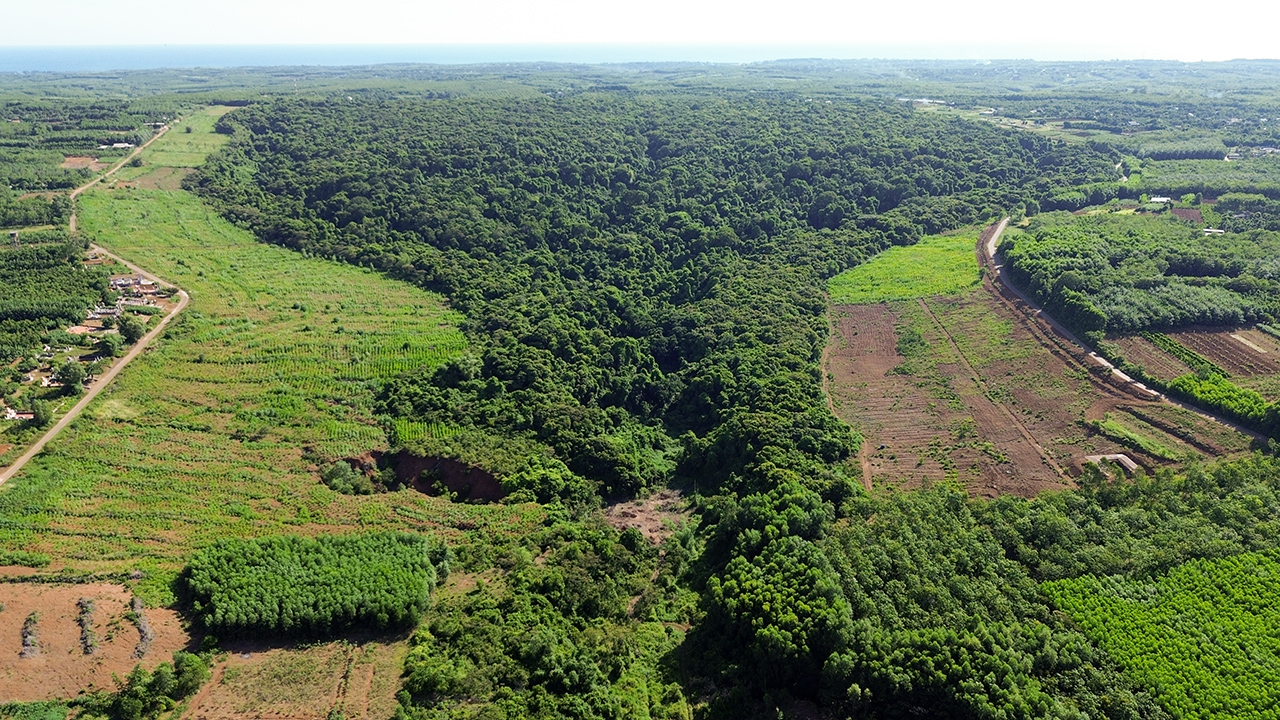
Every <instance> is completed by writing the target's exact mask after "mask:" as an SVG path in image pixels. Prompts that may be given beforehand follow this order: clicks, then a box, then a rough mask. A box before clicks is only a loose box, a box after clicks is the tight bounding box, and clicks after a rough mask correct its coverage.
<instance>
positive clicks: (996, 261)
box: [983, 218, 1266, 440]
mask: <svg viewBox="0 0 1280 720" xmlns="http://www.w3.org/2000/svg"><path fill="white" fill-rule="evenodd" d="M1008 225H1009V218H1005V219H1004V220H1001V221H1000V225H999V226H998V227H997V228H996V231H995V232H994V233H992V234H991V237H990V238H989V239H988V240H987V244H986V247H984V248H983V251H984V252H985V254H986V257H985V258H984V260H986V261H988V262H989V263H990V266H991V268H992V269H993V271H994V274H995V276H996V277H995V280H996V282H998V283H1000V284H1002V285H1004V287H1005V288H1007V289H1008V290H1009V291H1010V292H1012V293H1013V294H1014V295H1016V296H1017V297H1018V299H1019V300H1021V301H1022V302H1023V303H1025V305H1026V308H1025V309H1027V310H1028V311H1029V314H1030V315H1031V316H1032V317H1038V318H1040V319H1041V320H1043V321H1044V322H1045V324H1047V325H1048V326H1049V327H1050V328H1052V329H1053V331H1054V332H1055V333H1056V334H1057V335H1058V336H1059V337H1061V338H1063V339H1065V340H1066V341H1068V342H1070V343H1071V344H1073V345H1075V346H1076V347H1078V348H1079V349H1080V350H1081V351H1082V352H1083V353H1084V354H1085V355H1086V356H1087V357H1088V358H1089V360H1090V361H1091V362H1093V363H1095V364H1097V365H1099V366H1101V367H1104V368H1106V369H1107V370H1109V371H1110V372H1111V375H1112V376H1113V377H1114V378H1115V379H1116V380H1118V381H1120V382H1121V383H1122V384H1127V385H1129V386H1131V387H1133V388H1135V389H1137V390H1138V392H1139V394H1140V395H1145V396H1146V397H1148V398H1150V399H1152V400H1160V401H1162V402H1167V403H1169V404H1171V405H1177V406H1178V407H1180V408H1182V409H1184V410H1189V411H1191V412H1193V413H1195V414H1197V415H1199V416H1200V417H1202V418H1205V419H1207V420H1212V421H1214V422H1218V423H1221V424H1223V425H1226V426H1227V427H1229V428H1231V429H1233V430H1235V431H1236V432H1239V433H1242V434H1244V435H1248V436H1249V437H1251V438H1253V439H1255V440H1266V438H1265V437H1263V436H1262V435H1260V434H1258V433H1256V432H1254V431H1253V430H1250V429H1248V428H1246V427H1244V426H1242V425H1238V424H1236V423H1234V422H1231V421H1230V420H1227V419H1226V418H1222V417H1219V416H1217V415H1214V414H1212V413H1209V412H1205V411H1204V410H1203V409H1201V408H1199V407H1196V406H1194V405H1190V404H1188V403H1185V402H1182V401H1181V400H1178V399H1176V398H1171V397H1169V396H1168V395H1165V394H1163V393H1159V392H1156V391H1155V390H1152V389H1151V388H1149V387H1147V386H1146V385H1144V384H1142V383H1140V382H1138V381H1137V380H1134V379H1133V378H1131V377H1129V376H1128V375H1127V374H1125V373H1123V372H1121V371H1120V369H1119V368H1117V367H1116V366H1114V365H1112V364H1111V363H1110V362H1108V361H1107V360H1106V359H1105V358H1103V357H1102V356H1101V355H1099V354H1098V353H1096V352H1094V351H1093V350H1091V349H1090V348H1089V346H1088V345H1086V344H1084V343H1083V342H1081V341H1080V339H1079V338H1077V337H1076V336H1075V334H1074V333H1072V332H1071V331H1070V330H1068V329H1066V328H1065V327H1063V326H1062V324H1061V323H1059V322H1058V321H1057V320H1054V319H1053V316H1051V315H1049V314H1048V313H1046V312H1045V311H1044V310H1042V309H1041V308H1040V306H1039V305H1038V304H1036V302H1035V301H1034V300H1032V299H1031V298H1030V297H1028V296H1027V295H1026V294H1025V293H1024V292H1022V290H1021V289H1020V288H1018V286H1016V285H1014V284H1013V282H1011V281H1010V280H1009V278H1008V277H1007V276H1006V275H1005V273H1004V263H1003V262H1002V259H1001V258H999V257H998V256H997V255H996V248H997V246H999V244H1000V235H1001V234H1002V233H1003V232H1004V229H1005V228H1006V227H1008Z"/></svg>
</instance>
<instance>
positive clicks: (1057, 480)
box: [928, 286, 1173, 494]
mask: <svg viewBox="0 0 1280 720" xmlns="http://www.w3.org/2000/svg"><path fill="white" fill-rule="evenodd" d="M928 303H929V306H930V307H931V308H932V309H933V311H934V313H935V315H936V316H937V318H938V321H939V323H940V324H941V326H943V327H945V328H947V330H948V332H949V334H950V335H951V337H952V338H953V339H954V342H955V344H956V346H957V348H958V349H959V351H960V353H961V354H962V355H963V356H964V358H965V359H966V361H967V362H968V364H969V366H970V367H971V368H972V369H973V372H974V373H976V375H977V378H976V381H974V380H970V382H969V383H968V384H967V387H966V394H967V395H968V396H969V400H968V403H969V405H970V406H971V407H973V408H974V410H975V414H976V416H977V417H978V419H979V428H980V430H979V434H980V435H982V436H983V437H984V439H989V440H990V441H991V442H993V443H994V444H995V445H996V446H997V447H999V448H1001V449H1002V450H1003V451H1004V452H1005V453H1006V454H1007V455H1008V457H1009V462H1008V463H1007V464H1004V465H1001V466H996V467H992V468H990V470H989V471H988V473H987V477H988V481H989V482H990V483H991V484H992V485H995V486H996V487H994V488H991V489H992V490H996V491H999V492H1001V493H1009V492H1012V493H1017V494H1033V493H1035V492H1039V491H1041V490H1045V489H1050V488H1052V487H1060V486H1061V485H1062V483H1063V478H1062V477H1061V475H1059V474H1058V473H1057V472H1056V470H1055V468H1054V467H1053V466H1054V465H1056V466H1057V467H1058V468H1061V469H1063V470H1065V471H1067V472H1068V473H1074V472H1076V471H1078V469H1079V467H1080V465H1081V463H1082V462H1083V458H1084V457H1085V456H1088V455H1105V454H1111V453H1117V452H1126V453H1129V454H1131V455H1132V454H1133V453H1132V452H1131V451H1130V450H1129V449H1126V448H1125V447H1124V446H1122V445H1120V444H1119V443H1117V442H1115V441H1114V440H1112V439H1109V438H1107V437H1105V436H1101V435H1099V434H1097V433H1094V432H1092V431H1091V430H1089V429H1088V428H1087V427H1086V426H1085V425H1084V424H1083V422H1082V421H1083V420H1085V419H1086V417H1090V416H1093V415H1095V414H1096V415H1102V414H1105V413H1106V412H1108V411H1110V410H1111V409H1113V408H1114V407H1116V405H1117V404H1119V403H1121V402H1139V401H1135V400H1133V399H1131V398H1128V397H1127V396H1121V395H1118V394H1117V393H1115V392H1114V391H1112V390H1110V389H1109V388H1107V387H1106V386H1103V385H1101V384H1099V383H1097V382H1095V381H1094V380H1093V379H1092V377H1091V376H1090V375H1089V373H1088V372H1087V371H1086V370H1085V369H1084V368H1083V367H1080V366H1078V365H1077V364H1076V363H1074V362H1072V361H1070V360H1068V359H1066V358H1064V357H1063V356H1062V355H1061V354H1060V353H1055V352H1053V351H1052V350H1051V349H1050V347H1049V346H1047V345H1046V344H1045V343H1044V342H1042V340H1041V339H1040V338H1039V337H1037V336H1036V335H1035V334H1033V332H1032V331H1031V330H1030V329H1028V327H1027V325H1026V324H1025V323H1024V322H1022V321H1021V320H1019V318H1018V317H1017V316H1016V315H1015V314H1014V311H1013V310H1011V309H1010V308H1009V307H1008V306H1006V305H1004V304H1003V303H1001V302H1000V301H999V300H998V299H997V298H996V297H995V296H994V295H993V294H992V293H991V292H990V291H989V290H988V289H987V287H986V286H984V287H982V288H979V289H977V290H975V291H973V292H970V293H967V294H965V295H961V296H958V297H952V298H935V299H931V300H929V301H928ZM981 399H985V400H987V401H988V403H987V406H984V405H983V404H982V402H981ZM992 407H994V408H995V409H997V410H1000V411H1001V412H999V413H998V414H997V413H993V411H992V409H991V408H992ZM1010 416H1011V417H1010ZM983 425H985V426H986V429H985V430H984V429H983ZM1019 430H1020V431H1019ZM1170 441H1171V442H1173V440H1172V439H1170ZM1135 459H1137V460H1138V461H1139V462H1143V463H1146V464H1148V465H1153V464H1156V463H1157V462H1159V461H1158V460H1157V459H1155V458H1148V457H1140V456H1139V457H1135ZM1001 476H1003V477H1001Z"/></svg>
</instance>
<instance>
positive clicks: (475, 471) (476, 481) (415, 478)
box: [345, 450, 507, 502]
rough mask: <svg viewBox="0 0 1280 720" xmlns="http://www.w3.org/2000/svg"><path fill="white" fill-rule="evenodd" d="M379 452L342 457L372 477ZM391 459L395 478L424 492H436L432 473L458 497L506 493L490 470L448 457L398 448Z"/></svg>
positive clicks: (488, 497) (487, 497)
mask: <svg viewBox="0 0 1280 720" xmlns="http://www.w3.org/2000/svg"><path fill="white" fill-rule="evenodd" d="M382 456H383V453H382V452H381V451H378V450H374V451H370V452H367V453H365V454H363V455H361V456H359V457H351V458H345V460H346V462H347V463H348V464H350V465H351V467H352V468H353V469H355V470H356V471H358V472H363V473H364V474H365V475H367V476H369V477H371V478H373V477H375V476H376V475H377V473H378V462H379V461H380V460H381V459H382ZM391 463H392V467H394V468H395V470H396V479H398V480H399V481H400V482H402V483H406V484H408V485H410V486H411V487H413V489H415V490H417V491H418V492H421V493H425V494H427V495H438V494H439V493H438V491H437V490H436V488H435V487H433V485H434V484H435V479H433V478H431V476H433V475H434V476H435V477H437V478H438V479H439V480H440V481H441V482H442V483H443V484H444V486H445V488H447V489H448V490H449V492H451V493H454V494H456V495H457V496H458V499H459V500H480V501H488V502H492V501H496V500H501V499H502V498H504V497H506V496H507V492H506V490H505V489H503V487H502V483H501V482H500V481H499V480H498V479H497V478H496V477H494V475H493V473H490V472H489V471H487V470H483V469H481V468H478V467H474V466H472V465H467V464H466V463H462V462H459V461H457V460H453V459H450V458H437V457H422V456H420V455H414V454H413V453H410V452H407V451H401V452H398V453H396V454H395V455H394V456H393V457H392V458H391ZM423 473H426V475H427V477H424V476H423Z"/></svg>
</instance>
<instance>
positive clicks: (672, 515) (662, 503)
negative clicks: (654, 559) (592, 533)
mask: <svg viewBox="0 0 1280 720" xmlns="http://www.w3.org/2000/svg"><path fill="white" fill-rule="evenodd" d="M688 516H689V513H688V508H687V507H686V505H685V502H684V498H683V497H682V496H681V495H680V493H679V492H678V491H676V490H663V491H661V492H659V493H656V494H654V495H651V496H649V497H647V498H642V499H638V500H632V501H630V502H625V503H618V504H616V505H610V506H609V507H607V508H605V510H604V517H605V520H607V521H608V522H609V524H610V525H612V526H613V527H615V528H617V529H618V530H625V529H627V528H629V527H631V528H636V529H637V530H639V531H640V532H641V533H642V534H643V535H644V536H645V538H646V539H648V540H649V542H651V543H654V544H658V543H661V542H662V541H663V540H665V539H666V538H668V537H670V536H671V533H672V532H673V530H674V526H675V525H677V524H679V523H680V522H682V521H684V520H685V519H686V518H688Z"/></svg>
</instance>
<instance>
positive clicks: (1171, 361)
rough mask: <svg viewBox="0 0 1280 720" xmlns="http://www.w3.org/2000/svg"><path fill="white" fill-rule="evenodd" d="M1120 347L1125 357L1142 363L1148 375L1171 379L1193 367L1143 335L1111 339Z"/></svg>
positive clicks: (1166, 379) (1189, 370)
mask: <svg viewBox="0 0 1280 720" xmlns="http://www.w3.org/2000/svg"><path fill="white" fill-rule="evenodd" d="M1111 341H1112V342H1114V343H1115V344H1116V345H1117V346H1119V347H1120V352H1121V353H1122V354H1123V355H1124V357H1125V359H1127V360H1128V361H1129V362H1132V363H1134V364H1136V365H1141V366H1142V369H1143V370H1144V371H1146V373H1147V375H1149V376H1151V377H1154V378H1156V379H1159V380H1165V381H1169V380H1172V379H1174V378H1176V377H1178V376H1181V375H1186V374H1187V373H1189V372H1191V368H1190V367H1189V366H1188V365H1187V364H1186V363H1184V362H1182V361H1181V360H1179V359H1178V358H1176V357H1174V356H1172V355H1170V354H1169V353H1167V352H1165V351H1163V350H1161V349H1160V348H1158V347H1156V346H1155V345H1152V344H1151V341H1149V340H1147V339H1146V338H1144V337H1142V336H1141V335H1128V336H1125V337H1116V338H1112V340H1111Z"/></svg>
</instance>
